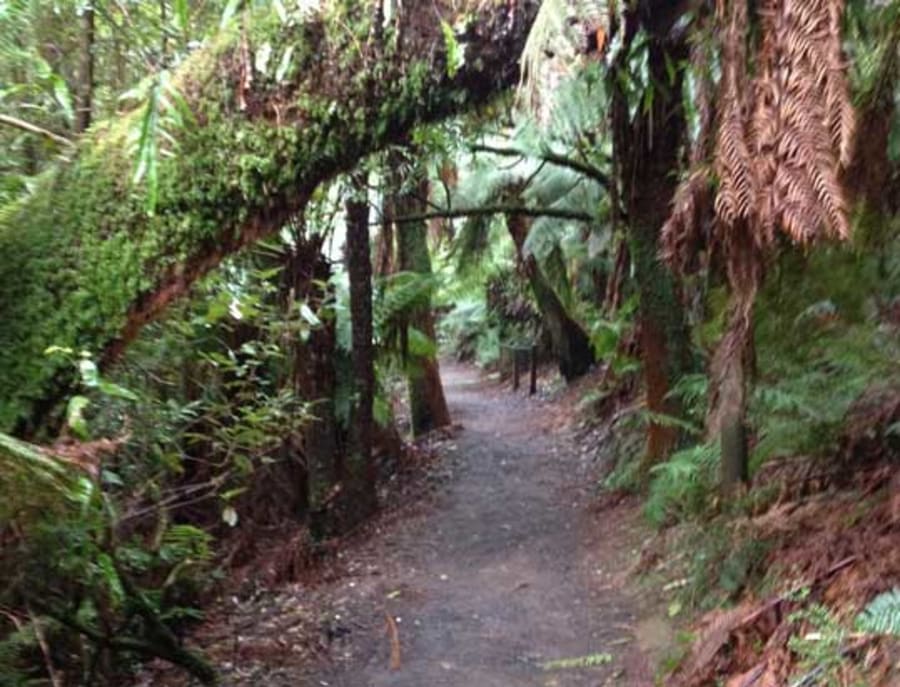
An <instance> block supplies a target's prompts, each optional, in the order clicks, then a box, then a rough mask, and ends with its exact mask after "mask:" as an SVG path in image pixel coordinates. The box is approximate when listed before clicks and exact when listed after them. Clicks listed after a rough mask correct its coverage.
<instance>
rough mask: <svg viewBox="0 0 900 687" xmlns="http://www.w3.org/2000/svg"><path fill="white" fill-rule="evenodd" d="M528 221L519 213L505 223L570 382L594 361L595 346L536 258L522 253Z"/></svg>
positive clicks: (564, 373) (511, 216)
mask: <svg viewBox="0 0 900 687" xmlns="http://www.w3.org/2000/svg"><path fill="white" fill-rule="evenodd" d="M529 224H530V221H529V219H528V218H527V217H524V216H522V215H507V216H506V226H507V229H508V230H509V233H510V235H511V236H512V239H513V243H515V245H516V252H517V253H518V256H519V261H520V263H521V264H522V266H523V268H524V270H525V275H526V276H527V277H528V282H529V284H530V285H531V290H532V292H533V293H534V299H535V301H536V302H537V306H538V310H539V311H540V313H541V316H542V317H543V319H544V326H545V327H547V330H548V331H549V332H550V340H551V342H552V346H553V353H554V355H555V356H556V359H557V360H558V361H559V371H560V374H562V376H563V377H564V378H565V380H566V381H567V382H571V381H572V380H573V379H576V378H578V377H580V376H582V375H583V374H585V373H586V372H587V371H588V370H589V369H590V368H591V365H593V364H594V362H595V360H594V349H593V347H592V346H591V341H590V339H589V338H588V335H587V334H586V333H585V331H584V330H583V329H582V328H581V325H579V324H578V323H577V322H575V320H573V319H572V318H571V317H569V314H568V313H567V312H566V308H565V306H564V305H563V304H562V301H560V300H559V297H558V296H557V295H556V292H555V291H554V290H553V287H552V286H550V284H549V283H548V282H547V279H546V277H545V276H544V274H543V273H542V272H541V268H540V266H539V265H538V263H537V260H535V258H534V256H533V255H528V256H525V254H524V251H523V248H524V245H525V238H526V237H527V236H528V227H529Z"/></svg>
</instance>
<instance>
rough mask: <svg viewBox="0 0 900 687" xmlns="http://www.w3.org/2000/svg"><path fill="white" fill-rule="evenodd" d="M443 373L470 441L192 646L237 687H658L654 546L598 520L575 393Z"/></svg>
mask: <svg viewBox="0 0 900 687" xmlns="http://www.w3.org/2000/svg"><path fill="white" fill-rule="evenodd" d="M442 372H443V379H444V384H445V390H446V394H447V398H448V401H449V403H450V407H451V413H452V414H453V419H454V421H455V422H456V423H458V424H460V425H461V428H459V429H457V430H455V431H454V432H452V433H451V435H450V438H448V439H445V440H442V441H440V442H438V446H439V448H438V454H439V456H438V458H437V460H436V462H435V463H433V464H432V465H431V467H430V468H429V469H428V470H427V471H426V472H425V473H424V474H421V471H420V476H419V478H417V479H416V480H414V483H413V484H412V486H411V487H410V488H409V489H408V490H407V491H404V487H402V486H400V485H399V484H398V488H397V489H395V490H394V492H392V493H393V494H394V495H393V496H392V497H390V498H389V499H388V501H389V502H390V501H393V502H394V505H393V506H391V507H389V508H388V509H387V511H386V512H385V513H384V514H383V515H382V516H381V517H380V518H378V519H377V520H376V521H375V522H374V523H372V524H371V525H369V526H367V527H366V528H365V530H364V531H363V532H362V533H358V534H357V535H356V536H354V537H351V538H350V539H349V540H348V541H344V542H340V543H339V544H338V547H337V548H336V549H334V550H333V551H332V553H331V554H327V555H326V556H325V560H324V562H319V563H318V564H316V565H315V566H314V567H313V568H312V569H311V570H312V574H311V578H313V579H306V580H305V581H304V580H303V574H302V573H301V579H300V580H299V581H296V582H294V583H291V584H284V583H280V584H279V583H278V582H277V577H278V575H277V573H273V572H272V568H273V567H277V566H273V565H271V564H270V561H271V560H275V559H278V558H281V559H285V558H287V559H290V558H291V557H292V556H295V555H298V554H297V553H296V552H301V551H304V550H307V549H308V547H309V544H308V540H306V541H305V542H304V541H303V540H302V537H303V535H302V534H301V535H297V537H299V538H300V539H297V538H296V537H295V538H294V539H292V540H288V541H285V542H282V543H277V544H276V545H275V546H274V547H273V548H274V549H275V551H276V553H275V554H274V555H273V556H272V557H270V558H268V559H267V558H266V557H265V556H263V557H262V558H261V559H260V560H255V561H254V563H253V564H252V565H251V566H250V567H249V570H248V571H247V577H246V582H247V588H246V589H244V590H242V591H238V592H237V593H236V594H230V595H226V596H224V597H223V598H222V599H221V600H220V602H219V603H218V604H217V606H216V608H213V609H210V610H209V611H208V613H207V620H206V622H205V623H204V624H203V625H202V626H201V627H199V628H198V629H197V631H196V632H194V633H193V637H192V638H191V640H190V641H191V644H192V645H194V646H199V647H200V648H202V649H203V650H204V651H205V652H206V654H207V655H208V656H209V657H210V659H211V660H212V661H213V662H214V663H215V664H216V665H217V667H218V668H219V669H220V672H221V678H222V680H221V684H222V686H223V687H388V686H390V687H538V686H540V687H576V686H577V687H601V686H603V685H620V686H627V687H638V686H639V687H645V686H648V687H649V686H650V685H652V684H653V679H652V676H653V673H652V671H651V669H650V667H649V666H650V664H651V661H649V660H648V659H647V658H646V657H645V656H644V654H643V653H642V650H648V651H650V652H654V653H656V652H658V650H659V648H660V647H662V646H665V643H666V642H667V641H668V637H667V636H666V633H667V628H666V627H665V626H664V623H660V622H658V619H657V620H653V618H652V615H651V616H648V618H649V620H647V619H645V620H640V619H639V617H638V616H639V611H638V608H639V606H640V605H645V606H646V604H645V603H643V602H642V603H639V602H638V601H637V600H636V598H635V597H633V596H631V595H630V594H629V593H628V592H626V581H627V578H628V576H629V570H630V569H631V567H632V564H633V563H634V561H635V555H634V554H635V550H636V548H637V546H638V545H639V541H640V539H641V537H642V536H643V534H644V532H643V531H642V528H641V527H640V526H638V525H637V524H636V517H635V512H634V509H633V508H629V507H617V508H611V509H606V510H595V509H593V508H592V507H591V485H592V484H593V482H594V479H595V477H594V475H595V472H596V467H597V466H596V464H595V463H594V462H593V455H594V453H595V451H594V449H595V446H594V443H595V442H592V441H590V440H588V441H582V442H579V441H578V440H577V439H576V438H575V437H574V435H573V434H572V432H571V431H569V430H565V429H562V426H563V425H565V424H567V419H568V417H567V416H570V415H572V411H571V406H572V405H573V402H572V398H574V396H575V395H576V394H577V391H573V392H570V393H569V394H568V396H569V397H570V398H568V400H567V401H566V399H562V401H563V402H561V399H559V398H557V397H554V398H550V399H543V400H541V399H539V398H533V399H532V398H528V397H527V396H525V395H524V394H522V393H521V392H520V393H519V394H513V393H512V392H511V391H510V390H509V388H508V386H506V387H504V388H500V387H499V386H498V385H497V384H496V383H495V382H489V381H486V380H483V379H482V378H481V377H480V376H479V373H478V372H477V371H476V370H474V369H472V368H469V367H465V366H459V365H446V364H445V365H444V366H443V370H442ZM398 490H399V491H398ZM398 493H399V496H398ZM398 502H399V503H398ZM303 565H304V563H303V561H302V560H301V561H298V564H297V569H298V570H301V571H302V570H303V569H304V568H303ZM273 576H274V578H275V580H274V581H273ZM388 618H390V620H388ZM163 684H165V685H171V686H173V687H174V686H176V685H184V684H185V681H184V678H183V676H182V675H180V674H176V672H175V671H173V670H172V669H171V668H170V667H162V666H157V668H156V669H154V670H151V671H149V674H148V675H146V676H145V679H144V680H143V681H141V682H139V685H140V687H149V685H154V686H157V685H163Z"/></svg>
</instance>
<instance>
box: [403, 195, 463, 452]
mask: <svg viewBox="0 0 900 687" xmlns="http://www.w3.org/2000/svg"><path fill="white" fill-rule="evenodd" d="M427 197H428V181H427V180H426V179H424V178H423V179H422V180H421V181H420V182H419V183H418V185H417V186H416V188H415V190H414V191H413V192H403V191H401V192H400V193H399V194H398V195H397V198H396V201H395V203H394V206H395V209H396V212H397V214H398V216H400V217H407V216H413V215H416V214H421V213H423V212H424V211H425V209H426V208H425V204H426V199H427ZM396 234H397V257H398V263H399V266H400V269H401V270H403V271H405V272H415V273H417V274H421V275H431V256H430V255H429V253H428V225H427V224H426V222H425V221H424V220H422V221H415V222H403V223H401V224H399V225H398V226H397V230H396ZM409 326H412V327H415V328H416V329H418V330H419V331H420V332H422V333H423V334H425V336H427V337H428V338H429V339H431V340H432V341H436V340H437V339H436V335H435V328H434V314H433V313H432V310H431V301H430V299H429V302H428V303H427V304H424V305H422V306H421V307H418V308H416V309H415V310H414V311H413V312H412V313H411V314H410V317H409ZM407 387H408V389H409V408H410V416H411V420H412V431H413V435H416V436H418V435H421V434H424V433H426V432H428V431H430V430H432V429H435V428H437V427H445V426H447V425H449V424H450V410H449V409H448V408H447V401H446V399H445V398H444V388H443V385H442V384H441V372H440V367H439V365H438V361H437V357H436V356H434V355H428V356H419V357H417V358H416V359H415V360H414V361H413V364H412V366H411V369H410V371H409V372H408V377H407Z"/></svg>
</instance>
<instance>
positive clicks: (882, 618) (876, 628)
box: [856, 587, 900, 637]
mask: <svg viewBox="0 0 900 687" xmlns="http://www.w3.org/2000/svg"><path fill="white" fill-rule="evenodd" d="M856 627H857V629H858V630H860V631H861V632H868V633H869V634H878V635H893V636H895V637H900V588H897V587H895V588H894V589H892V590H891V591H889V592H884V593H883V594H879V595H878V596H876V597H875V598H874V599H872V601H871V602H870V603H869V605H868V606H866V607H865V608H864V609H863V611H862V612H861V613H860V614H859V615H858V616H857V617H856Z"/></svg>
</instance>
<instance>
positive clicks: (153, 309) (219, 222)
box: [0, 0, 538, 434]
mask: <svg viewBox="0 0 900 687" xmlns="http://www.w3.org/2000/svg"><path fill="white" fill-rule="evenodd" d="M537 4H538V3H537V0H519V1H518V2H515V3H484V2H478V1H477V0H470V1H468V2H463V3H457V2H450V1H449V0H437V1H436V2H434V3H431V2H428V3H419V2H416V3H412V2H411V3H403V6H402V10H401V11H400V12H399V13H398V14H397V16H396V17H395V18H394V20H393V24H392V26H390V27H388V30H387V31H385V32H384V38H383V39H381V38H379V33H380V32H378V31H372V30H371V26H372V24H373V19H374V16H375V14H374V13H373V14H372V16H369V15H367V14H365V13H366V12H372V9H371V8H372V6H371V5H370V4H369V3H356V4H355V9H353V10H348V9H347V8H346V4H345V3H329V6H330V7H331V9H329V10H325V11H324V12H325V14H324V15H317V16H313V17H311V18H308V19H304V20H302V21H297V22H288V23H284V22H282V21H281V20H280V19H279V18H278V15H277V13H275V12H274V11H272V10H271V8H268V5H267V9H266V10H265V11H263V10H260V11H258V12H253V13H249V14H246V15H244V16H243V17H241V18H240V19H239V20H236V21H235V22H233V26H232V28H230V29H229V30H227V31H225V32H224V33H223V35H222V36H221V37H219V38H218V39H217V40H215V41H214V42H212V43H211V44H210V45H209V46H207V47H205V48H203V49H202V50H199V51H198V52H196V53H195V54H194V55H193V56H192V57H191V58H190V59H188V60H187V61H186V62H185V64H184V65H182V67H181V68H180V69H179V70H178V73H177V74H176V75H175V77H174V78H173V79H172V84H173V87H174V88H175V89H177V90H178V92H179V94H180V97H174V96H171V94H170V97H169V98H168V99H167V100H168V101H169V102H173V103H181V102H182V99H183V102H184V104H186V106H187V109H189V110H190V114H189V116H188V115H187V113H185V112H182V113H181V114H182V119H183V122H184V123H183V124H177V123H176V119H175V117H173V116H172V113H168V112H162V113H160V114H161V117H160V126H161V127H162V128H164V129H165V130H166V136H163V135H160V136H158V141H159V145H160V146H163V147H165V148H166V149H167V151H166V152H167V153H169V154H167V155H160V156H159V159H158V168H157V174H156V177H157V178H158V180H159V181H158V185H157V187H156V190H155V191H154V193H155V196H156V198H155V203H150V202H149V198H148V195H149V193H150V191H149V185H148V184H146V183H141V184H135V183H132V181H131V180H132V178H133V177H134V170H135V166H136V165H135V162H136V160H135V151H134V144H133V140H134V136H133V133H134V132H135V131H136V129H137V128H139V125H140V121H141V116H142V114H143V111H144V108H139V109H137V110H136V111H135V112H133V113H131V114H129V115H125V116H122V117H120V118H117V119H116V120H115V121H110V122H105V123H104V122H99V123H96V124H95V125H94V127H93V128H92V129H91V131H90V133H88V134H87V135H86V136H85V137H83V139H82V141H81V142H80V144H79V147H78V150H77V152H76V153H74V154H73V159H72V160H71V161H70V162H67V163H62V164H61V165H60V166H59V168H58V169H56V170H54V171H52V172H49V173H48V174H46V175H45V177H44V178H43V180H42V182H41V184H40V186H39V188H37V189H36V190H35V191H34V193H33V194H31V195H30V196H28V197H27V198H25V199H24V200H22V201H21V202H19V203H18V204H17V205H15V206H12V207H4V208H2V209H0V256H2V258H0V320H2V322H3V327H2V328H0V430H4V429H10V428H13V427H15V428H16V429H17V430H18V431H19V432H20V433H24V434H29V433H31V434H33V433H34V432H35V431H36V430H37V429H38V428H39V427H41V426H43V425H45V424H46V423H47V422H48V420H52V419H53V417H55V416H57V413H56V411H57V410H58V408H59V405H58V400H59V398H60V397H61V396H63V395H65V394H67V393H68V392H69V390H70V388H71V386H72V383H73V381H74V375H73V374H72V372H71V370H69V369H68V367H67V366H66V365H65V364H64V363H62V362H61V361H58V360H51V359H48V358H47V356H45V354H44V351H45V349H46V348H47V347H48V346H51V345H60V346H70V347H73V348H78V349H88V350H90V351H92V352H93V354H94V355H96V356H97V357H99V358H100V359H101V360H102V361H103V362H104V363H107V364H108V363H110V362H111V361H113V360H115V359H116V358H117V356H118V355H119V354H120V353H121V351H122V350H123V348H124V347H125V346H126V345H128V343H129V342H130V341H131V340H132V339H133V338H134V337H135V336H136V335H137V333H138V332H139V331H140V329H141V327H142V326H143V325H144V324H146V323H147V322H148V321H150V320H152V319H153V318H155V317H157V316H158V315H159V314H160V312H162V311H163V310H164V309H165V307H166V306H167V305H168V304H169V303H171V302H172V301H173V300H174V299H176V298H178V297H179V296H181V295H182V294H183V293H184V292H185V291H186V290H187V289H188V288H189V286H190V285H191V284H192V283H193V282H194V281H195V280H196V279H197V278H198V277H199V276H201V275H203V274H204V273H206V272H207V271H209V270H210V269H212V268H213V267H215V266H216V265H217V264H219V262H220V261H221V260H222V259H223V258H224V257H225V256H227V255H228V254H230V253H233V252H234V251H236V250H238V249H240V248H242V247H243V246H246V245H248V244H250V243H252V242H254V241H256V240H258V239H260V238H262V237H264V236H267V235H270V234H271V233H273V232H275V231H277V230H278V229H279V228H280V227H281V226H282V225H283V224H284V223H285V221H286V220H287V219H289V218H291V217H292V216H294V215H295V214H296V213H298V212H299V211H300V210H302V208H303V207H304V205H305V204H306V202H307V200H308V199H309V198H310V196H311V195H312V193H313V192H314V191H315V189H316V188H317V187H318V186H319V184H321V183H322V182H323V181H325V180H328V179H329V178H331V177H333V176H334V175H336V174H338V173H342V172H347V171H349V170H351V169H352V168H353V167H354V166H355V164H356V162H357V161H358V160H359V159H360V158H362V157H363V156H365V155H367V154H369V153H371V152H373V151H375V150H378V149H380V148H381V147H383V146H384V145H386V144H388V143H390V142H393V141H397V140H399V139H400V138H401V137H402V136H403V135H404V134H405V133H406V132H408V131H409V129H410V128H411V127H413V126H415V125H416V124H417V123H420V122H424V121H429V120H435V119H438V118H440V117H443V116H446V115H448V114H452V113H454V112H458V111H460V110H462V109H464V108H467V107H471V106H473V105H476V104H478V103H483V102H485V101H486V100H487V99H489V98H490V97H491V96H492V95H493V94H495V93H497V92H498V90H501V89H504V88H507V87H509V86H511V85H512V84H514V83H515V82H516V79H517V77H518V64H517V57H518V55H520V54H521V51H522V47H523V45H524V41H525V38H526V36H527V32H528V29H529V28H530V25H531V21H532V20H533V17H534V14H535V12H536V9H537ZM442 19H443V20H445V21H446V22H447V25H451V26H457V27H459V29H458V31H459V33H458V35H457V36H456V40H455V43H456V45H455V46H453V48H454V51H455V53H456V54H459V49H460V45H461V44H465V53H464V54H465V56H466V59H465V63H464V64H463V65H462V66H461V67H460V68H459V69H448V66H447V55H448V41H447V40H446V39H445V37H444V34H443V30H442V24H441V20H442ZM451 45H452V44H451ZM265 55H269V59H262V58H263V56H265ZM181 109H182V110H183V109H184V108H181ZM151 206H152V207H153V210H152V212H150V211H148V208H150V207H151Z"/></svg>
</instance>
